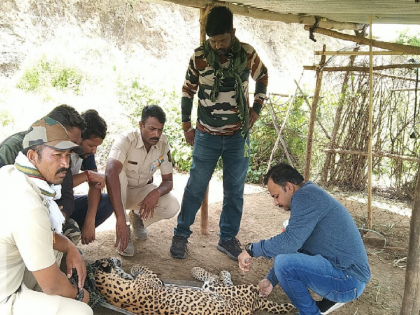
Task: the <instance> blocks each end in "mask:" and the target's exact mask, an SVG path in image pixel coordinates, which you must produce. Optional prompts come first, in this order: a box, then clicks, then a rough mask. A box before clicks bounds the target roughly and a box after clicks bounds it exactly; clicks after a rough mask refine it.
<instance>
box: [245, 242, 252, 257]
mask: <svg viewBox="0 0 420 315" xmlns="http://www.w3.org/2000/svg"><path fill="white" fill-rule="evenodd" d="M245 250H246V252H247V253H248V255H249V256H251V257H254V253H253V252H252V243H248V244H246V245H245Z"/></svg>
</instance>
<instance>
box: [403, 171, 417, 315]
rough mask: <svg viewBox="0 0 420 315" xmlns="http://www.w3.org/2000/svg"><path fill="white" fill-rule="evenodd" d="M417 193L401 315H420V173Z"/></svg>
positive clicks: (411, 222)
mask: <svg viewBox="0 0 420 315" xmlns="http://www.w3.org/2000/svg"><path fill="white" fill-rule="evenodd" d="M415 192H416V194H415V196H414V205H413V211H412V213H411V219H410V239H409V242H408V257H407V270H406V272H405V286H404V296H403V300H402V306H401V312H400V315H418V314H419V310H420V299H419V298H418V296H419V292H420V242H419V239H420V172H418V173H417V183H416V189H415Z"/></svg>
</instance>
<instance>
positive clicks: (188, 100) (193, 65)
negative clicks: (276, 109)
mask: <svg viewBox="0 0 420 315" xmlns="http://www.w3.org/2000/svg"><path fill="white" fill-rule="evenodd" d="M241 45H242V47H243V48H244V49H245V52H246V54H247V58H248V63H247V65H246V68H245V70H244V71H243V72H242V74H241V80H242V86H243V90H244V93H245V99H246V102H247V107H248V108H249V107H250V104H249V75H251V77H252V79H253V80H254V81H255V94H254V102H253V109H254V111H255V112H256V113H257V114H259V113H260V111H261V108H262V105H263V102H264V99H265V98H266V92H267V84H268V73H267V68H266V67H265V66H264V64H263V62H262V61H261V60H260V58H259V57H258V54H257V52H256V51H255V49H254V48H253V47H252V46H251V45H248V44H245V43H241ZM220 63H221V65H222V67H223V68H225V67H227V66H228V65H229V63H230V60H229V59H228V58H227V57H226V56H220ZM213 84H214V68H213V67H212V66H210V65H209V63H208V62H207V60H206V59H205V57H204V48H203V46H200V47H199V48H197V49H196V50H195V52H194V54H193V56H192V57H191V59H190V63H189V66H188V70H187V73H186V77H185V81H184V85H183V87H182V99H181V112H182V129H184V130H188V129H189V128H190V127H191V111H192V106H193V99H194V95H195V94H196V93H197V90H198V109H197V128H198V129H200V130H201V131H204V132H207V133H211V134H214V135H232V134H234V133H236V132H238V131H239V130H240V129H241V119H240V118H239V108H238V106H237V104H236V99H235V86H234V85H235V80H234V78H228V79H222V80H221V86H220V87H219V95H218V96H217V99H216V102H212V101H211V100H210V93H211V91H212V88H213Z"/></svg>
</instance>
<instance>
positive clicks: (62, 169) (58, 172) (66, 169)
mask: <svg viewBox="0 0 420 315" xmlns="http://www.w3.org/2000/svg"><path fill="white" fill-rule="evenodd" d="M68 170H69V169H68V168H65V167H62V168H60V169H59V170H58V171H57V172H56V173H55V175H57V174H60V173H61V172H66V173H67V171H68Z"/></svg>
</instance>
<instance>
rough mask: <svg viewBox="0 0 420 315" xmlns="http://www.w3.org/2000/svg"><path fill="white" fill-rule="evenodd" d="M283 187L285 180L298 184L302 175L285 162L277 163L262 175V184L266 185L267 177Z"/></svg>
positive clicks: (301, 180)
mask: <svg viewBox="0 0 420 315" xmlns="http://www.w3.org/2000/svg"><path fill="white" fill-rule="evenodd" d="M270 178H271V179H272V180H273V182H274V183H275V184H277V185H279V186H281V187H283V188H285V187H286V182H289V183H292V184H295V185H300V184H301V183H302V182H303V180H304V179H303V176H302V175H301V174H300V173H299V172H298V171H297V170H296V169H295V168H293V167H291V166H290V165H289V164H286V163H279V164H277V165H275V166H273V167H272V168H270V170H269V171H268V172H267V174H266V175H265V176H264V184H265V185H267V183H268V181H269V179H270Z"/></svg>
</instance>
